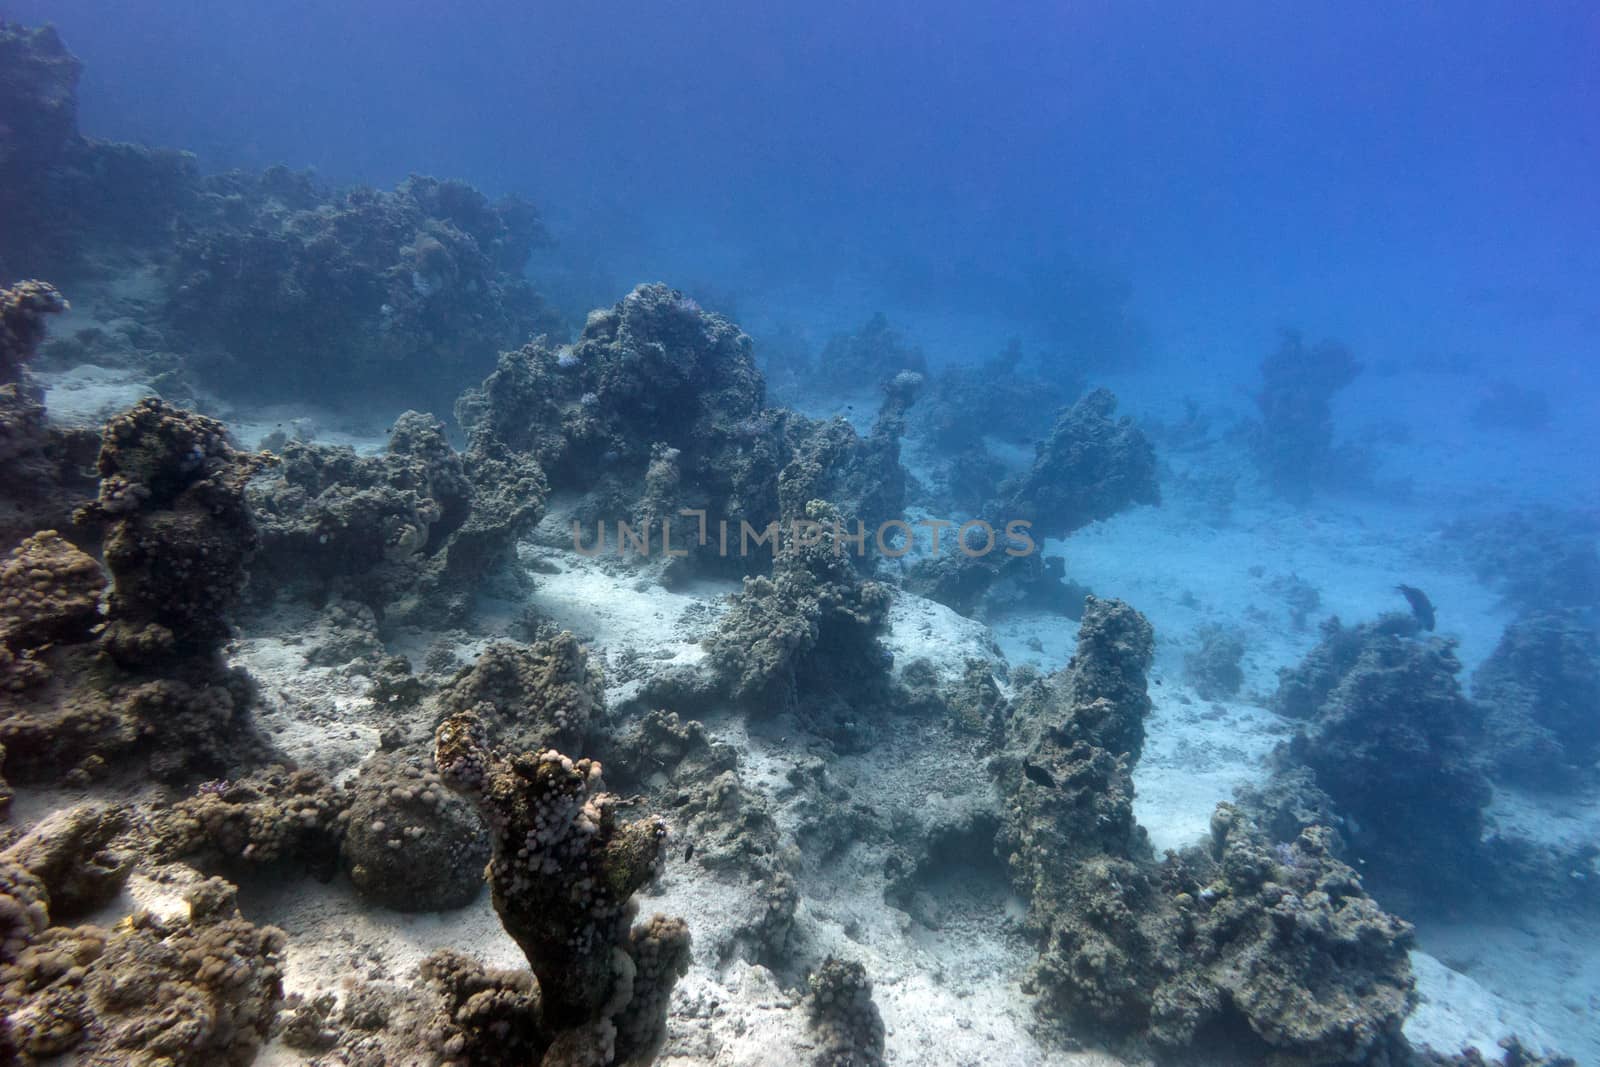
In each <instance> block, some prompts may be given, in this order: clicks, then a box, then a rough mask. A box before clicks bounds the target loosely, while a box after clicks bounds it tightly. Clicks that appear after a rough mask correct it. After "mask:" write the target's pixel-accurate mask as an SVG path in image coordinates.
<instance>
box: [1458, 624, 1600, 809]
mask: <svg viewBox="0 0 1600 1067" xmlns="http://www.w3.org/2000/svg"><path fill="white" fill-rule="evenodd" d="M1472 695H1473V696H1474V697H1475V698H1476V699H1477V701H1478V702H1479V703H1480V704H1482V705H1483V707H1484V716H1485V723H1484V725H1485V730H1486V733H1487V739H1488V747H1489V751H1490V759H1491V760H1492V761H1493V763H1494V765H1495V768H1496V771H1497V773H1498V774H1500V775H1502V776H1504V777H1505V778H1506V779H1508V780H1511V781H1515V782H1517V783H1519V784H1521V785H1524V786H1532V787H1534V788H1547V789H1548V788H1559V787H1561V786H1571V785H1573V784H1575V783H1576V782H1577V781H1579V780H1581V776H1582V775H1585V774H1588V773H1592V772H1593V769H1594V764H1595V761H1596V760H1597V759H1600V714H1596V709H1600V637H1597V636H1596V634H1595V631H1594V628H1593V627H1592V626H1590V625H1589V624H1588V623H1587V622H1586V621H1585V620H1584V619H1583V618H1582V617H1581V615H1580V614H1579V613H1577V612H1575V611H1571V610H1567V611H1561V610H1555V611H1530V612H1524V613H1523V614H1521V615H1519V616H1518V617H1517V618H1516V619H1515V620H1513V621H1512V622H1511V624H1510V625H1508V626H1507V627H1506V629H1505V633H1503V634H1502V635H1501V637H1500V643H1499V644H1498V645H1496V646H1495V650H1494V652H1493V653H1492V654H1491V655H1490V656H1489V658H1488V659H1487V660H1485V661H1484V663H1483V665H1482V666H1481V667H1479V668H1478V671H1477V673H1476V674H1474V675H1473V679H1472Z"/></svg>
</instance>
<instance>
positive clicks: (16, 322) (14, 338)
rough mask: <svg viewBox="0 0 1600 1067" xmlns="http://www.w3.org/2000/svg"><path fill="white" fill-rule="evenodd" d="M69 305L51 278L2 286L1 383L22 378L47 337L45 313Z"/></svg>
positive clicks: (60, 309) (0, 298) (54, 312)
mask: <svg viewBox="0 0 1600 1067" xmlns="http://www.w3.org/2000/svg"><path fill="white" fill-rule="evenodd" d="M67 308H68V304H67V298H66V297H64V296H62V295H61V293H60V291H59V290H57V289H56V287H55V286H53V285H51V284H49V283H48V282H40V281H25V282H18V283H17V284H16V285H13V286H12V287H11V288H9V289H0V385H10V384H12V383H14V382H17V381H20V380H21V378H22V372H23V368H24V366H25V365H26V364H27V362H28V361H29V360H30V359H32V358H33V354H34V351H35V350H36V349H37V348H38V347H39V342H41V341H43V340H44V332H45V316H46V315H59V314H61V313H62V312H63V311H66V310H67Z"/></svg>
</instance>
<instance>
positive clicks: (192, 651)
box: [89, 399, 270, 662]
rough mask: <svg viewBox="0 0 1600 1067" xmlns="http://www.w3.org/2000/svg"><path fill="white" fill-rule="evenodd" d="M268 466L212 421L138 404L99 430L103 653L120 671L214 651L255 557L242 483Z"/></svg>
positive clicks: (94, 507) (151, 402)
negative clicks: (105, 576)
mask: <svg viewBox="0 0 1600 1067" xmlns="http://www.w3.org/2000/svg"><path fill="white" fill-rule="evenodd" d="M269 459H270V457H262V456H252V455H247V454H244V453H241V452H237V451H235V450H234V449H233V447H232V446H231V445H229V444H228V440H227V432H226V428H225V427H224V426H223V425H222V424H221V423H220V422H217V421H216V420H215V419H209V418H206V417H205V416H203V415H196V414H193V413H192V412H187V411H182V410H180V409H177V408H174V407H171V406H169V405H167V404H165V403H163V402H162V401H160V400H156V399H148V400H144V401H141V402H140V403H139V404H137V405H135V406H134V407H132V408H130V409H129V410H128V411H126V412H124V413H122V414H121V415H118V416H116V417H115V418H113V419H111V420H110V421H109V422H107V423H106V427H105V433H104V437H103V440H102V443H101V446H100V461H99V470H100V495H99V497H98V498H97V500H96V501H95V502H94V503H93V504H91V505H89V511H90V512H91V513H92V514H93V515H94V517H95V518H97V519H98V520H100V521H102V522H104V523H105V524H106V537H105V548H104V550H105V560H106V567H107V569H108V570H110V572H111V577H112V588H111V598H110V604H109V613H110V616H111V620H112V627H113V630H114V633H113V635H112V637H113V646H112V647H113V651H114V653H115V654H117V655H118V656H119V658H122V659H125V660H128V661H130V662H148V660H149V657H150V656H151V654H152V653H153V654H155V655H156V656H157V657H162V656H175V655H177V656H181V655H197V654H204V653H207V652H211V651H214V650H216V649H218V648H220V647H221V645H222V644H223V642H224V641H226V639H227V636H228V623H227V613H228V611H229V610H230V609H231V608H232V607H233V606H234V604H235V603H236V602H237V601H238V598H239V594H240V592H241V591H242V590H243V588H244V583H245V564H246V563H247V562H248V560H249V559H250V556H251V554H252V553H253V552H254V550H255V547H256V531H255V525H254V523H253V522H252V521H251V518H250V513H249V510H248V509H247V508H246V506H245V500H244V487H245V483H246V482H247V481H248V480H249V479H250V477H251V476H252V475H254V474H255V473H256V472H257V471H259V470H260V469H261V468H262V467H263V466H264V465H265V464H266V463H267V462H269Z"/></svg>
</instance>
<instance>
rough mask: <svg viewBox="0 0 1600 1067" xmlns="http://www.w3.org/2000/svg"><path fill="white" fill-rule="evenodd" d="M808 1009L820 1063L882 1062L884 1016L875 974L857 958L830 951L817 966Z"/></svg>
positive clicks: (862, 1066)
mask: <svg viewBox="0 0 1600 1067" xmlns="http://www.w3.org/2000/svg"><path fill="white" fill-rule="evenodd" d="M808 985H809V987H810V990H809V995H808V996H807V997H806V1011H807V1014H808V1015H809V1016H810V1018H811V1030H812V1033H813V1034H815V1036H816V1041H817V1050H816V1052H815V1053H814V1054H813V1056H812V1059H811V1062H812V1063H813V1064H815V1065H816V1067H877V1065H879V1064H882V1063H883V1062H884V1059H883V1049H884V1027H883V1017H882V1016H881V1015H879V1014H878V1006H877V1005H876V1004H874V1003H873V1002H872V979H870V978H868V977H867V969H866V968H865V967H863V966H862V965H861V964H860V963H858V962H856V961H855V960H841V959H837V958H835V957H833V956H829V957H828V958H827V959H825V960H823V961H822V963H821V965H820V966H818V967H817V969H816V970H815V971H814V972H812V974H811V978H810V980H809V983H808Z"/></svg>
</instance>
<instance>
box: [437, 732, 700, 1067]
mask: <svg viewBox="0 0 1600 1067" xmlns="http://www.w3.org/2000/svg"><path fill="white" fill-rule="evenodd" d="M434 762H435V763H436V765H437V766H438V768H439V774H440V777H441V778H442V779H443V780H444V782H445V784H446V785H447V786H449V787H450V788H452V789H454V790H456V791H458V792H460V793H461V794H462V795H464V796H466V797H468V798H469V799H471V800H472V801H473V802H474V803H475V804H476V805H477V806H478V808H479V810H480V811H481V812H482V813H483V816H484V818H485V820H486V821H487V822H488V824H489V827H490V833H491V838H492V841H493V850H494V851H493V858H492V859H491V860H490V863H489V872H488V874H489V884H490V888H491V890H492V893H493V901H494V907H495V911H496V912H498V913H499V915H500V920H501V922H502V923H503V924H504V925H505V928H506V931H507V932H508V933H509V934H510V935H511V936H512V938H513V939H514V940H515V941H516V942H517V944H518V945H519V946H520V947H521V948H522V951H523V954H524V955H526V956H527V958H528V963H529V965H530V967H531V968H532V970H533V973H534V976H535V977H536V978H537V979H538V1005H539V1013H540V1026H541V1027H542V1032H543V1033H544V1034H546V1035H547V1037H548V1042H549V1050H548V1052H546V1054H545V1055H546V1058H545V1059H544V1061H543V1062H544V1063H546V1064H555V1063H567V1062H572V1063H578V1062H591V1061H593V1062H598V1063H606V1062H609V1061H610V1060H611V1058H612V1057H613V1055H615V1056H616V1057H618V1058H619V1059H622V1060H628V1059H630V1058H631V1057H632V1056H633V1055H634V1053H635V1051H636V1050H635V1049H633V1048H630V1047H628V1045H627V1043H628V1042H630V1041H632V1042H639V1043H641V1045H642V1046H644V1045H649V1044H650V1043H651V1042H654V1041H655V1040H656V1036H655V1035H656V1034H657V1033H658V1032H659V1026H660V1021H659V1018H658V1015H659V1013H660V1012H664V1010H665V1006H666V997H667V994H668V992H669V991H670V989H671V986H672V984H673V983H674V982H676V980H677V978H678V976H679V975H681V974H682V973H683V971H684V969H685V967H686V963H687V952H688V934H687V931H686V930H685V929H684V928H683V927H682V924H681V923H677V922H675V921H673V920H666V919H663V918H661V917H657V918H655V919H652V920H651V921H650V922H649V923H647V924H645V925H644V926H642V927H637V928H635V929H634V930H632V931H631V932H630V931H629V929H628V924H629V921H630V919H631V915H632V908H631V901H630V898H631V897H632V896H633V894H634V893H635V892H636V891H638V890H639V889H640V888H642V887H643V886H644V885H645V884H646V883H647V882H648V881H650V880H651V879H652V878H653V877H655V875H656V873H657V871H658V869H659V866H660V864H661V862H662V860H663V850H664V846H665V839H666V826H665V824H664V823H662V822H661V821H660V820H658V819H649V818H645V819H637V820H633V821H624V820H623V819H622V817H621V811H622V807H623V801H622V800H621V798H619V797H616V796H614V795H612V794H610V793H606V792H603V791H602V790H601V768H600V765H599V764H597V763H595V762H594V761H592V760H587V759H583V760H576V761H575V760H572V759H569V758H567V757H565V756H563V755H561V754H560V753H559V752H556V751H554V750H547V751H545V752H543V753H540V754H538V755H535V754H533V753H521V754H517V755H513V756H510V757H502V756H500V755H497V754H496V753H494V752H493V751H491V750H490V749H489V748H488V747H487V745H486V741H485V734H484V729H483V725H482V723H481V722H480V721H479V720H478V718H477V716H476V715H474V714H473V713H472V712H463V713H460V714H457V715H453V716H451V717H450V718H449V719H446V720H445V722H444V723H442V724H441V725H440V727H439V729H438V732H437V735H436V742H435V751H434ZM552 1057H554V1058H552Z"/></svg>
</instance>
